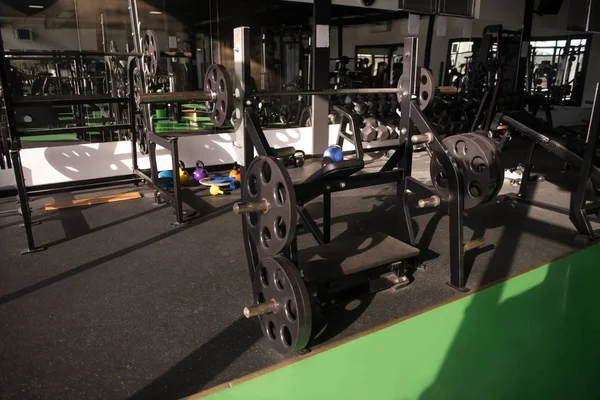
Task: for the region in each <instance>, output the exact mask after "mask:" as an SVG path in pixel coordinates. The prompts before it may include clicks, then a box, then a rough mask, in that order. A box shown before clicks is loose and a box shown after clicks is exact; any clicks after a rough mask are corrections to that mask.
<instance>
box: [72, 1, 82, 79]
mask: <svg viewBox="0 0 600 400" xmlns="http://www.w3.org/2000/svg"><path fill="white" fill-rule="evenodd" d="M73 6H74V7H75V25H76V27H77V43H78V44H79V51H81V35H80V34H79V12H78V11H77V0H73ZM80 76H81V75H80Z"/></svg>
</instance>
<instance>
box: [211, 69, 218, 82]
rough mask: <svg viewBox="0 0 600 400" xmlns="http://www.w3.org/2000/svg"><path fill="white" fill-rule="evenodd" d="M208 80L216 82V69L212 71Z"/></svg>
mask: <svg viewBox="0 0 600 400" xmlns="http://www.w3.org/2000/svg"><path fill="white" fill-rule="evenodd" d="M210 79H212V80H213V82H216V81H217V70H216V69H213V70H212V74H210Z"/></svg>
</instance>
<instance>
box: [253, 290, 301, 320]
mask: <svg viewBox="0 0 600 400" xmlns="http://www.w3.org/2000/svg"><path fill="white" fill-rule="evenodd" d="M260 294H262V293H260ZM285 314H286V315H287V316H288V318H289V319H290V321H295V320H296V318H298V311H296V304H295V303H294V302H293V301H292V299H288V301H286V303H285Z"/></svg>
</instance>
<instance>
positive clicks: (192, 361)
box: [130, 318, 262, 400]
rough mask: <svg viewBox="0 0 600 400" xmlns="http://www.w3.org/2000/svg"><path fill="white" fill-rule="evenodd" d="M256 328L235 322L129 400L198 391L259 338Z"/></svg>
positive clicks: (248, 322)
mask: <svg viewBox="0 0 600 400" xmlns="http://www.w3.org/2000/svg"><path fill="white" fill-rule="evenodd" d="M256 325H257V324H256V321H255V320H251V319H246V318H240V319H238V320H236V321H235V322H234V323H232V324H231V325H229V326H228V327H227V328H225V329H224V330H222V331H221V332H219V333H218V334H217V335H216V336H214V337H213V338H212V339H210V340H209V341H208V342H206V343H205V344H203V345H202V346H201V347H200V348H199V349H197V350H196V351H194V352H193V353H191V354H190V355H188V356H187V357H186V358H184V359H183V360H182V361H180V362H179V363H177V364H176V365H175V366H173V367H172V368H170V369H169V370H168V371H167V372H165V373H164V374H162V375H161V376H160V377H158V378H156V379H155V380H153V381H152V382H151V383H150V384H148V385H147V386H145V387H144V388H142V389H141V390H139V391H138V392H136V393H135V394H134V395H133V396H131V397H130V400H142V399H143V400H147V399H163V400H171V399H173V400H175V399H181V398H183V397H185V396H189V395H191V394H193V393H196V392H199V391H200V390H202V389H203V388H204V387H205V386H206V385H207V384H208V383H209V382H211V381H212V380H213V379H214V378H216V377H217V376H219V375H220V374H221V373H222V372H223V371H224V370H226V369H227V368H228V367H229V366H230V365H231V364H233V363H234V361H235V360H236V359H238V358H239V357H240V356H241V355H242V354H244V352H246V351H247V350H248V349H249V348H250V347H252V346H253V345H254V344H255V343H256V342H258V341H259V340H260V339H261V338H262V333H261V330H260V329H258V326H256ZM225 349H226V351H225Z"/></svg>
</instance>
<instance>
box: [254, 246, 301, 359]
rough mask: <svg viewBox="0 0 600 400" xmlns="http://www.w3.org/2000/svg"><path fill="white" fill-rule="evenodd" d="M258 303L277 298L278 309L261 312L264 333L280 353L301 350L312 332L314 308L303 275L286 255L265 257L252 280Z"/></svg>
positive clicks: (255, 298)
mask: <svg viewBox="0 0 600 400" xmlns="http://www.w3.org/2000/svg"><path fill="white" fill-rule="evenodd" d="M252 286H253V292H254V301H255V302H256V304H259V303H263V302H265V301H270V300H271V299H274V300H275V302H276V303H277V306H278V307H277V308H278V309H277V312H276V313H269V314H263V315H261V316H259V320H260V325H261V329H262V331H263V335H264V336H265V338H266V339H267V340H268V342H269V344H271V346H272V347H273V348H274V349H275V350H276V351H277V352H278V353H280V354H284V355H285V354H290V353H292V352H294V351H299V350H302V349H303V348H305V347H306V345H307V344H308V342H309V340H310V335H311V332H312V309H311V305H310V297H309V294H308V290H307V289H306V285H305V284H304V279H303V278H302V276H301V275H300V272H299V271H298V268H297V267H296V266H295V265H294V264H293V263H292V262H291V261H290V260H288V259H287V258H285V257H283V256H278V257H275V258H264V259H262V260H261V261H260V263H259V264H258V267H257V269H256V272H255V274H254V281H253V283H252Z"/></svg>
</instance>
